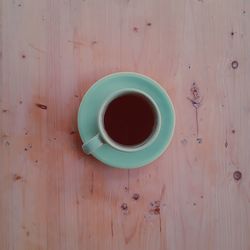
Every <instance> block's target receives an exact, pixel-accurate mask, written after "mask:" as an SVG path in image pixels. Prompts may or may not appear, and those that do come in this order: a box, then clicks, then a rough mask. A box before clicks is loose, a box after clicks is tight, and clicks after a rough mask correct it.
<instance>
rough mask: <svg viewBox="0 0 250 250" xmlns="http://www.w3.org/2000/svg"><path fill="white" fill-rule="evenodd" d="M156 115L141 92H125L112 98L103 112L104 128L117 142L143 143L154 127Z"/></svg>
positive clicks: (130, 144) (132, 144)
mask: <svg viewBox="0 0 250 250" xmlns="http://www.w3.org/2000/svg"><path fill="white" fill-rule="evenodd" d="M155 123H156V115H155V110H154V108H153V106H152V104H151V103H150V101H149V100H148V99H147V98H146V97H145V96H144V95H142V94H138V93H127V94H123V95H121V96H118V97H117V98H115V99H114V100H112V101H111V102H110V103H109V105H108V106H107V108H106V111H105V113H104V128H105V130H106V132H107V134H108V136H109V137H110V138H111V139H112V140H113V141H115V142H116V143H118V144H121V145H125V146H135V145H138V144H141V143H143V142H144V141H145V140H146V139H147V138H149V137H150V135H151V134H152V133H153V131H154V129H155Z"/></svg>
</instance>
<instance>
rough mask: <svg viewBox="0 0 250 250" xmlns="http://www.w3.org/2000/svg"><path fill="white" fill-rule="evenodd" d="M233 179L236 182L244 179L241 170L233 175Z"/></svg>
mask: <svg viewBox="0 0 250 250" xmlns="http://www.w3.org/2000/svg"><path fill="white" fill-rule="evenodd" d="M233 177H234V179H235V180H236V181H239V180H240V179H241V177H242V174H241V172H240V171H239V170H237V171H235V172H234V173H233Z"/></svg>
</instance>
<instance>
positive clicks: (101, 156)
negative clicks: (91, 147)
mask: <svg viewBox="0 0 250 250" xmlns="http://www.w3.org/2000/svg"><path fill="white" fill-rule="evenodd" d="M126 88H134V89H138V90H141V91H144V92H145V93H147V94H148V95H149V96H150V97H151V98H153V100H154V101H155V102H156V104H157V105H158V107H159V111H160V114H161V119H162V124H161V128H160V131H159V134H158V136H157V137H156V138H155V140H154V141H153V143H152V144H150V145H149V146H148V147H146V148H144V149H141V150H138V151H134V152H124V151H120V150H118V149H115V148H113V147H112V146H110V145H108V144H104V145H102V146H101V147H99V148H98V149H97V150H96V151H95V152H93V153H92V155H93V156H94V157H95V158H96V159H98V160H99V161H101V162H103V163H105V164H107V165H109V166H112V167H117V168H124V169H133V168H138V167H142V166H144V165H147V164H149V163H150V162H152V161H154V160H155V159H156V158H158V157H159V156H160V155H161V154H162V153H163V152H164V151H165V150H166V148H167V147H168V145H169V143H170V141H171V139H172V136H173V132H174V126H175V113H174V108H173V104H172V102H171V100H170V98H169V96H168V95H167V93H166V92H165V90H164V89H163V88H162V87H161V86H160V85H159V84H158V83H157V82H156V81H154V80H152V79H151V78H149V77H146V76H144V75H141V74H138V73H133V72H119V73H114V74H110V75H107V76H105V77H104V78H101V79H100V80H98V81H97V82H96V83H95V84H94V85H93V86H92V87H91V88H90V89H89V90H88V91H87V92H86V94H85V95H84V97H83V99H82V102H81V104H80V107H79V111H78V130H79V133H80V136H81V139H82V141H88V140H90V139H91V138H93V137H94V136H95V135H96V134H97V133H98V122H97V119H98V117H97V116H98V112H99V110H100V108H101V106H102V105H103V103H104V101H105V99H106V98H107V97H108V96H110V94H112V93H114V92H115V91H119V90H122V89H126Z"/></svg>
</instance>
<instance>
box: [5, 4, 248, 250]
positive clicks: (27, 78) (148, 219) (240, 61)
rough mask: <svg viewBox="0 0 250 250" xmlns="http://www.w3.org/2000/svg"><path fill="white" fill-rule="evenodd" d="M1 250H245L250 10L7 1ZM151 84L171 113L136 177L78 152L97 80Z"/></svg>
mask: <svg viewBox="0 0 250 250" xmlns="http://www.w3.org/2000/svg"><path fill="white" fill-rule="evenodd" d="M0 4H1V5H0V20H1V21H0V30H1V36H0V53H1V54H0V76H1V81H0V87H1V89H0V97H1V99H0V107H1V109H0V136H1V148H0V249H1V250H9V249H10V250H35V249H37V250H38V249H40V250H43V249H48V250H66V249H67V250H75V249H76V250H78V249H79V250H99V249H101V250H110V249H114V250H123V249H124V250H125V249H128V250H132V249H133V250H158V249H161V250H165V249H166V250H196V249H197V250H201V249H203V250H208V249H211V250H236V249H237V250H248V249H250V237H249V233H250V167H249V162H250V152H249V142H250V133H249V128H250V2H249V1H244V0H238V1H235V0H220V1H216V0H178V1H176V0H157V1H154V0H109V1H107V0H106V1H101V0H99V1H98V0H61V1H60V0H44V1H38V0H37V1H36V0H1V1H0ZM117 71H136V72H139V73H142V74H146V75H148V76H150V77H152V78H154V79H155V80H157V81H158V82H160V83H161V85H162V86H163V87H164V88H165V89H166V90H167V92H168V93H169V95H170V97H171V98H172V100H173V103H174V106H175V110H176V118H177V119H176V130H175V135H174V138H173V141H172V143H171V145H170V147H169V148H168V150H167V151H166V152H165V153H164V154H163V155H162V156H161V157H160V158H159V159H158V160H156V161H155V162H153V163H152V164H150V165H148V166H146V167H143V168H140V169H137V170H130V171H126V170H119V169H114V168H110V167H107V166H105V165H103V164H102V163H100V162H98V161H97V160H95V159H94V158H92V157H90V156H86V155H84V154H83V152H82V151H81V141H80V138H79V135H78V132H77V124H76V118H77V109H78V106H79V103H80V101H81V98H82V96H83V95H84V93H86V91H87V90H88V88H89V87H91V85H92V84H93V83H94V82H95V81H96V80H97V79H99V78H100V77H102V76H104V75H106V74H109V73H112V72H117Z"/></svg>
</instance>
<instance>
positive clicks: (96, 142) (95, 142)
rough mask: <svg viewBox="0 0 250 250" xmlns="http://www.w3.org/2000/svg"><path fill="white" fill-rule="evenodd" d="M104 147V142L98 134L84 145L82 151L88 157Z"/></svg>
mask: <svg viewBox="0 0 250 250" xmlns="http://www.w3.org/2000/svg"><path fill="white" fill-rule="evenodd" d="M102 145H103V141H102V139H101V137H100V135H99V134H97V135H95V136H94V137H92V138H91V139H90V140H89V141H87V142H85V143H84V144H83V145H82V149H83V151H84V152H85V153H86V154H87V155H89V154H91V153H92V152H94V151H95V150H97V149H98V148H99V147H101V146H102Z"/></svg>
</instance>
